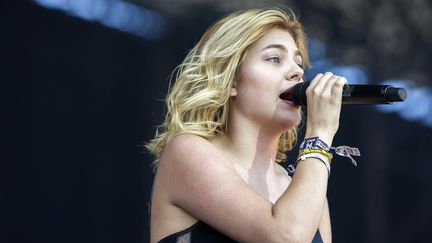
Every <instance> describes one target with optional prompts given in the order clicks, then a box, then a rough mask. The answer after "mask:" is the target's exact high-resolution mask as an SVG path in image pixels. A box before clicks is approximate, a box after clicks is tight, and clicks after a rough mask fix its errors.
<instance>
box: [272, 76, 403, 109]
mask: <svg viewBox="0 0 432 243" xmlns="http://www.w3.org/2000/svg"><path fill="white" fill-rule="evenodd" d="M310 83H311V81H306V82H303V83H299V84H296V85H294V87H293V88H292V89H290V90H287V91H286V92H284V93H283V94H281V95H280V98H281V99H285V100H292V101H294V103H295V104H296V105H301V106H307V99H306V89H307V88H308V87H309V85H310ZM406 97H407V92H406V90H405V89H404V88H396V87H393V86H390V85H376V84H349V85H345V86H344V88H343V92H342V104H343V105H348V104H350V105H352V104H356V105H371V104H391V103H393V102H400V101H404V100H405V99H406Z"/></svg>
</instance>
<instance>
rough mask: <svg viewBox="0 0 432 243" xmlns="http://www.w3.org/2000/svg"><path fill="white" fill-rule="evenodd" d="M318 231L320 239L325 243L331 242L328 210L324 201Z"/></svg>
mask: <svg viewBox="0 0 432 243" xmlns="http://www.w3.org/2000/svg"><path fill="white" fill-rule="evenodd" d="M319 231H320V234H321V238H322V239H323V241H324V242H325V243H331V242H332V232H331V221H330V210H329V205H328V200H326V202H325V203H324V211H323V214H322V218H321V223H320V226H319Z"/></svg>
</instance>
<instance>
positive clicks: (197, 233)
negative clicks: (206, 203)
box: [159, 221, 323, 243]
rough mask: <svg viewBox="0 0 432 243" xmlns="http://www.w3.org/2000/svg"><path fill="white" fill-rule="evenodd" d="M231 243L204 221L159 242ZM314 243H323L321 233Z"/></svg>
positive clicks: (316, 235) (230, 240) (317, 234)
mask: <svg viewBox="0 0 432 243" xmlns="http://www.w3.org/2000/svg"><path fill="white" fill-rule="evenodd" d="M197 242H199V243H201V242H205V243H229V242H236V241H234V240H232V239H230V238H229V237H228V236H226V235H223V234H222V233H220V232H219V231H217V230H215V229H213V228H212V227H210V226H209V225H207V224H206V223H204V222H202V221H198V222H197V223H195V224H193V225H192V226H191V227H189V228H187V229H185V230H182V231H179V232H177V233H174V234H172V235H169V236H167V237H165V238H163V239H162V240H160V241H159V243H197ZM312 243H323V240H322V239H321V235H320V233H319V231H317V232H316V234H315V236H314V238H313V240H312Z"/></svg>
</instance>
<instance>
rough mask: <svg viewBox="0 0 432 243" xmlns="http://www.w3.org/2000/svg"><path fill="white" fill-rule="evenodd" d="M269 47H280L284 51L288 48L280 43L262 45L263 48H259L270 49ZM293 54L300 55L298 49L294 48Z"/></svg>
mask: <svg viewBox="0 0 432 243" xmlns="http://www.w3.org/2000/svg"><path fill="white" fill-rule="evenodd" d="M271 48H277V49H280V50H282V51H285V52H287V51H288V49H287V48H286V47H285V46H284V45H281V44H270V45H268V46H266V47H264V48H263V49H261V51H264V50H267V49H271ZM294 55H295V56H302V55H301V53H300V51H299V50H296V51H295V52H294Z"/></svg>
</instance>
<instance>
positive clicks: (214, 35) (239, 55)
mask: <svg viewBox="0 0 432 243" xmlns="http://www.w3.org/2000/svg"><path fill="white" fill-rule="evenodd" d="M274 28H279V29H283V30H287V31H288V32H289V33H290V34H291V35H292V36H293V38H294V41H295V43H296V45H297V47H298V49H299V51H300V54H301V56H302V58H303V62H304V65H305V66H306V67H309V66H310V63H309V58H308V53H307V42H306V35H305V33H304V30H303V27H302V25H301V24H300V23H299V22H298V21H297V19H296V17H295V15H294V13H293V12H292V11H290V13H289V14H288V13H286V12H284V11H283V10H281V9H277V8H273V9H252V10H248V11H243V12H236V13H233V14H230V15H228V16H226V17H224V18H222V19H221V20H219V21H218V22H216V23H215V24H214V25H212V26H211V27H210V28H209V29H208V30H207V31H206V32H205V33H204V35H203V36H202V37H201V39H200V41H199V42H198V43H197V45H196V46H195V47H194V48H193V49H192V50H191V51H190V52H189V53H188V55H187V56H186V58H185V59H184V60H183V62H182V63H181V64H180V65H179V66H178V67H177V68H176V70H175V72H176V80H175V82H174V84H173V85H170V88H169V92H168V95H167V97H166V99H165V102H166V108H167V113H166V116H165V121H164V122H163V123H162V124H161V125H160V126H158V128H157V129H156V135H155V137H154V139H152V140H151V141H150V142H149V143H147V144H146V145H145V146H146V148H147V149H148V150H149V151H150V152H151V153H153V154H154V155H155V156H156V159H155V161H154V164H157V162H158V161H159V158H160V156H161V154H162V152H163V150H164V148H165V146H166V144H167V143H168V142H169V141H170V140H171V139H173V138H174V137H175V136H177V135H180V134H183V133H188V134H195V135H198V136H201V137H203V138H206V139H211V138H213V137H215V136H216V134H217V133H222V132H225V130H226V127H227V123H228V112H229V97H230V89H231V88H232V87H234V86H235V80H237V75H238V71H239V67H240V64H241V62H242V61H243V60H244V58H245V56H246V54H247V51H248V49H249V47H250V46H251V45H252V44H254V43H255V42H256V41H258V40H259V39H260V38H262V37H263V36H264V35H265V34H266V33H267V32H269V31H270V30H271V29H274ZM296 139H297V127H293V128H291V129H289V130H287V131H286V132H284V133H283V134H282V135H281V136H280V138H279V145H278V152H277V155H276V161H277V162H280V161H283V160H284V159H285V158H286V155H285V152H287V151H289V150H291V149H292V148H293V146H294V144H295V142H296Z"/></svg>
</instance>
